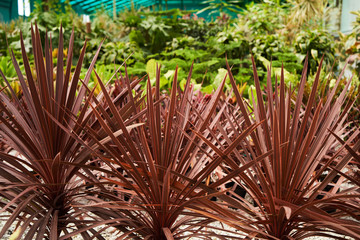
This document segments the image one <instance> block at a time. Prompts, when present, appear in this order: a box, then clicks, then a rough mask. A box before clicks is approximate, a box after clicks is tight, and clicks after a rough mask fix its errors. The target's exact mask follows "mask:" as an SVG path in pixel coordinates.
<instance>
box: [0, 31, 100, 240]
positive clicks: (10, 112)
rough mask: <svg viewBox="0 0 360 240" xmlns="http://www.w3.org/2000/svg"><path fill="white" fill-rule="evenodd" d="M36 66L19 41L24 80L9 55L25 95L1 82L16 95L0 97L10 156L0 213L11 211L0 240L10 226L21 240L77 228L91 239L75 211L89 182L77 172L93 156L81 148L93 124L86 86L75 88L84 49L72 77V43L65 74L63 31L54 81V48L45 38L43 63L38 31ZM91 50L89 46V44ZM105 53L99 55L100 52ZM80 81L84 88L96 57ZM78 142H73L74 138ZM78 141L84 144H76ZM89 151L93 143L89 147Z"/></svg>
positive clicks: (3, 157)
mask: <svg viewBox="0 0 360 240" xmlns="http://www.w3.org/2000/svg"><path fill="white" fill-rule="evenodd" d="M31 36H32V45H33V50H34V60H35V66H33V67H32V66H30V64H29V60H28V56H27V54H26V51H25V47H24V41H23V39H22V36H21V47H22V57H23V63H24V69H25V75H23V73H22V72H21V70H20V67H19V64H18V62H17V60H16V59H15V56H14V54H13V53H12V62H13V65H14V67H15V70H16V72H17V77H18V79H19V81H20V84H21V88H22V92H23V95H22V97H18V96H17V95H16V94H15V92H14V90H13V89H12V87H11V85H10V84H9V82H8V80H7V79H6V78H5V76H4V75H3V73H2V72H1V71H0V75H1V76H2V78H3V79H4V81H5V82H6V84H7V87H8V89H9V90H10V92H11V98H9V97H8V96H7V95H6V94H5V93H4V92H3V91H2V92H1V93H0V99H1V101H0V108H1V114H0V121H1V123H0V133H1V137H2V139H1V140H2V141H4V142H5V143H6V144H7V145H8V146H10V147H11V149H12V151H11V152H1V153H0V167H1V171H0V206H1V207H2V209H1V210H0V212H2V213H5V212H8V213H10V215H9V216H8V218H7V219H6V223H5V224H4V227H3V228H2V229H1V230H0V237H2V236H3V235H4V234H5V233H6V231H7V230H8V228H9V227H10V226H11V225H12V224H16V226H17V227H18V230H17V231H18V233H19V238H20V237H22V236H25V238H26V239H35V238H36V239H58V238H59V236H60V235H62V236H66V234H67V233H68V232H71V231H73V230H75V229H82V230H79V231H80V232H82V236H83V237H84V239H87V238H90V235H89V233H87V232H86V231H87V230H89V232H91V233H93V234H94V233H95V230H93V229H89V228H87V225H89V224H92V223H94V222H92V218H91V217H90V216H88V215H87V214H86V212H81V211H78V210H75V209H74V208H73V207H72V205H73V204H74V203H76V202H77V200H78V199H80V198H81V197H83V196H84V192H85V190H84V189H85V186H86V185H85V184H84V180H87V181H89V177H86V176H85V175H86V174H84V172H82V171H80V170H79V167H78V166H77V165H80V164H84V163H85V162H87V161H88V160H89V159H90V153H91V149H90V148H86V147H84V144H85V143H88V141H87V140H86V135H85V134H84V133H83V130H82V128H83V126H84V125H85V124H89V122H90V121H91V119H92V114H91V112H90V111H88V105H89V99H91V95H92V93H90V96H89V98H88V99H87V101H86V88H85V86H82V87H80V89H78V83H79V81H80V78H79V76H80V71H81V67H82V62H83V59H84V55H85V46H84V47H83V49H82V50H81V53H80V57H79V60H78V62H77V65H76V68H75V70H74V72H72V57H73V43H74V33H72V35H71V38H70V43H69V51H68V56H67V64H66V67H65V71H64V59H63V57H64V56H63V33H62V28H60V37H59V47H58V49H59V54H58V59H57V65H56V76H55V77H54V78H55V81H54V79H53V76H54V75H53V74H54V66H53V59H52V55H51V53H52V44H51V41H48V37H47V36H46V39H45V41H46V42H45V57H44V55H43V48H42V43H41V40H40V34H39V31H38V28H37V26H36V25H35V29H34V28H33V27H32V28H31ZM85 44H86V43H85ZM99 49H100V48H99ZM98 53H99V50H98V51H97V53H96V55H95V56H94V59H93V61H92V63H91V65H90V67H89V69H88V71H87V74H86V77H85V79H84V80H83V82H84V83H87V82H88V81H89V79H90V74H91V72H92V71H93V67H94V64H95V61H96V58H97V56H98ZM75 136H76V137H75ZM76 138H77V139H79V141H77V140H75V139H76ZM89 144H90V142H89Z"/></svg>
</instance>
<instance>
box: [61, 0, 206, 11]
mask: <svg viewBox="0 0 360 240" xmlns="http://www.w3.org/2000/svg"><path fill="white" fill-rule="evenodd" d="M61 1H62V2H65V0H61ZM69 2H70V5H72V6H73V7H74V8H75V9H77V10H78V11H82V12H83V13H86V14H91V13H93V12H94V11H96V10H97V9H101V8H103V9H105V10H108V11H109V12H113V11H114V8H115V11H116V12H119V11H122V10H124V9H130V8H131V7H132V5H134V7H135V8H140V7H150V6H154V7H161V8H163V9H165V8H166V9H167V8H169V9H171V8H180V9H187V10H189V9H199V8H202V7H204V6H206V5H204V4H201V2H202V1H199V0H167V1H166V0H132V1H130V0H70V1H69Z"/></svg>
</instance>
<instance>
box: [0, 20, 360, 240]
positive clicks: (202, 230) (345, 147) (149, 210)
mask: <svg viewBox="0 0 360 240" xmlns="http://www.w3.org/2000/svg"><path fill="white" fill-rule="evenodd" d="M31 31H32V41H33V50H34V59H35V72H36V79H35V78H34V76H33V75H32V72H31V67H30V64H29V61H28V59H27V55H26V53H25V49H24V46H23V41H21V43H22V51H23V62H24V66H25V76H23V75H22V73H21V71H20V69H19V65H18V63H17V61H16V59H15V58H14V56H13V64H14V66H15V68H16V70H17V73H18V77H19V80H20V83H21V87H22V91H23V96H22V97H16V95H15V93H14V92H13V91H12V90H11V86H10V85H9V83H8V82H7V81H6V79H5V82H6V83H7V86H8V88H9V90H10V92H11V94H12V96H11V98H9V97H8V96H7V95H6V94H4V93H3V92H0V98H1V101H0V108H1V114H0V121H1V123H0V134H1V137H2V141H4V142H6V144H7V145H9V146H10V147H11V149H12V152H1V153H0V167H1V171H0V197H1V200H0V206H2V210H0V211H1V213H2V214H4V213H5V212H7V213H10V215H7V216H4V217H3V218H4V220H5V226H4V227H3V229H1V230H0V237H1V236H3V235H4V233H5V232H6V231H7V230H8V229H9V227H10V226H11V225H12V224H17V226H18V231H19V232H18V238H21V237H25V239H70V238H71V237H73V236H74V235H77V234H81V236H82V237H83V238H84V239H94V238H98V239H105V238H104V237H103V236H102V235H101V234H102V232H103V231H104V230H105V229H107V228H109V227H113V228H114V229H116V230H117V231H114V234H117V236H118V238H119V239H156V240H157V239H159V240H160V239H189V238H191V239H210V237H217V238H220V239H229V238H231V239H243V238H244V237H245V238H256V239H303V238H306V237H308V236H315V235H316V236H330V237H333V238H339V239H340V238H342V235H346V236H351V237H354V238H360V237H359V234H360V229H359V226H358V225H359V214H360V210H359V195H360V194H359V182H358V180H356V179H355V178H353V177H351V176H348V174H347V171H348V169H350V168H352V166H353V165H351V164H352V163H354V162H355V163H356V162H358V161H359V153H358V152H359V148H360V143H359V141H358V139H359V128H358V127H356V126H355V127H354V125H349V124H348V123H347V121H346V119H347V114H348V111H349V109H350V108H351V106H352V104H353V101H350V100H349V101H348V100H347V99H348V98H347V96H348V93H347V86H346V87H345V88H344V90H343V91H342V92H341V94H340V95H339V97H338V98H335V95H336V94H335V92H336V88H337V85H338V84H339V81H340V80H338V82H337V84H336V86H335V88H334V90H333V91H330V92H329V93H328V94H327V96H326V98H324V99H325V100H323V101H322V100H319V101H316V100H318V99H317V98H318V96H317V85H318V83H319V76H320V69H321V64H320V67H319V71H318V74H317V76H316V78H315V81H314V86H313V89H312V92H311V94H310V96H309V98H308V100H307V102H306V104H303V95H304V84H305V80H306V79H305V78H306V72H307V65H306V64H305V67H304V71H303V76H302V79H301V82H300V86H299V88H298V89H297V90H296V91H294V90H292V89H291V88H286V87H285V84H284V75H283V74H282V75H281V76H279V77H280V81H279V82H280V84H279V86H277V82H276V84H275V88H274V89H273V88H272V84H271V72H270V69H271V68H270V69H269V71H268V78H267V87H266V89H265V92H263V91H262V89H261V88H260V82H259V79H258V77H257V72H256V67H255V64H254V63H253V66H254V78H255V84H256V94H255V96H254V98H256V101H253V103H254V106H250V105H248V104H247V103H246V101H245V100H244V99H243V98H242V97H241V95H240V93H239V91H238V89H237V88H236V84H235V80H234V78H233V76H232V74H231V71H230V67H229V66H227V67H228V75H229V77H230V82H231V84H232V86H233V91H234V94H235V98H236V100H237V101H236V104H229V102H230V101H229V100H230V98H232V95H231V94H228V96H225V94H224V93H223V87H224V84H225V79H226V77H225V78H224V79H223V81H222V83H221V85H220V87H219V88H218V89H217V90H216V91H215V92H214V93H213V94H212V95H211V96H207V97H204V98H198V97H196V94H195V93H194V90H193V88H192V86H191V85H190V80H191V72H192V71H191V70H190V72H189V76H188V79H187V83H186V85H185V90H184V91H183V92H182V91H180V90H179V89H178V87H177V70H176V73H175V76H174V79H173V87H172V89H171V93H170V95H168V94H161V92H160V68H158V69H157V79H156V84H155V87H152V86H151V83H150V80H149V79H147V82H146V93H145V94H143V93H142V91H141V89H139V85H138V83H139V82H140V81H141V80H142V79H137V80H135V81H130V79H129V76H128V74H127V71H126V65H125V74H124V76H122V75H121V74H120V73H119V74H117V71H116V73H115V74H114V77H115V76H116V81H115V86H110V93H109V88H107V86H106V85H105V84H103V83H102V80H101V79H100V78H99V76H98V74H97V73H96V71H94V74H95V77H96V78H97V79H98V84H99V85H100V88H101V89H102V91H101V93H100V94H99V95H98V96H94V91H93V90H90V89H89V88H88V87H87V85H88V82H89V79H90V74H91V73H92V72H93V68H94V65H95V61H96V58H97V55H98V53H99V51H98V52H97V53H96V55H95V56H94V60H93V61H92V63H91V65H90V67H89V69H88V71H87V74H86V77H85V79H83V80H81V79H79V76H80V69H81V65H82V60H83V57H84V53H85V47H84V48H83V49H82V51H81V54H80V58H79V61H78V63H77V66H76V68H75V71H74V72H73V73H71V65H72V61H71V59H72V55H73V50H72V45H73V41H74V39H73V35H72V37H71V39H70V44H69V54H68V57H67V64H66V67H65V71H64V66H63V55H62V49H63V40H62V31H61V30H60V40H59V56H58V60H57V65H56V70H57V71H56V79H55V86H54V84H53V83H54V82H53V78H52V77H53V63H52V59H51V54H50V53H51V49H52V46H51V41H50V43H49V41H48V39H46V42H45V58H44V56H43V49H42V44H41V41H40V36H39V32H38V30H37V28H36V27H35V30H34V29H33V28H32V29H31ZM0 74H1V72H0ZM1 75H2V77H3V78H4V76H3V74H1ZM118 75H120V77H119V76H118ZM339 79H341V76H340V77H339ZM79 81H81V82H82V85H81V86H80V87H78V83H79ZM348 84H350V83H348ZM114 92H115V93H116V95H114ZM315 103H317V105H316V104H315ZM13 153H16V154H15V156H14V154H13ZM344 183H348V186H349V187H347V188H344ZM229 187H230V188H229ZM216 222H217V223H220V224H215V223H216ZM223 224H226V225H228V226H229V228H224V227H223ZM100 225H101V226H100ZM97 226H99V227H100V228H96V227H97ZM238 230H239V231H238ZM334 234H335V235H334Z"/></svg>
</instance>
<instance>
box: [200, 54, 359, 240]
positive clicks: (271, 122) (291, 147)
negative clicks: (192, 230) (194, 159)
mask: <svg viewBox="0 0 360 240" xmlns="http://www.w3.org/2000/svg"><path fill="white" fill-rule="evenodd" d="M321 63H322V62H321ZM321 63H320V66H319V70H318V72H317V74H316V77H315V81H314V84H313V86H312V90H311V93H310V96H309V98H308V100H307V102H306V103H305V104H304V103H303V97H304V86H305V82H306V72H307V61H306V63H305V66H304V70H303V74H302V78H301V82H300V85H299V88H298V89H296V90H295V91H294V90H292V89H291V88H286V86H285V84H284V73H283V72H282V73H281V76H279V77H280V85H279V86H278V85H277V82H276V84H275V89H273V87H272V83H271V72H270V69H269V70H268V76H267V87H266V88H265V89H264V90H265V91H262V89H261V88H260V82H259V79H258V75H257V71H256V66H255V63H254V61H253V71H254V80H255V86H256V93H254V94H253V96H252V98H253V103H254V106H253V108H250V107H248V105H247V104H246V102H245V101H244V99H243V98H242V97H241V96H240V94H239V92H238V91H237V89H236V85H235V80H234V78H233V76H232V74H231V71H230V68H229V66H228V73H229V76H230V81H231V83H232V85H233V88H234V93H235V96H236V99H237V105H236V107H235V111H233V113H234V114H236V113H238V112H241V117H240V118H237V119H236V118H235V119H233V123H231V124H230V126H232V127H233V130H232V131H233V132H236V131H237V128H238V127H237V126H238V125H240V124H242V123H243V124H244V125H243V126H244V127H246V126H251V124H253V123H255V122H261V124H260V126H259V127H258V128H257V129H256V131H254V132H253V133H251V136H250V137H249V138H247V139H246V140H245V142H243V143H241V144H240V145H238V146H237V147H236V148H234V150H233V151H232V152H231V153H228V154H227V155H226V156H225V155H224V152H223V151H222V150H221V148H225V147H226V146H228V145H231V144H232V143H233V142H234V140H233V138H231V137H229V136H228V135H227V133H226V131H230V130H231V128H230V129H229V128H228V126H227V127H226V128H225V127H223V126H222V125H221V124H218V128H219V131H220V132H222V133H223V134H222V135H220V136H219V137H218V138H219V139H224V141H223V142H222V143H221V144H219V145H214V144H212V143H211V142H210V141H209V140H208V139H206V138H203V140H204V141H206V142H207V145H208V146H211V148H212V149H213V151H214V152H215V154H216V155H217V156H218V157H226V158H228V159H229V162H230V163H231V164H229V167H228V168H229V174H233V175H234V178H233V180H232V181H233V183H232V184H233V186H232V189H231V191H230V193H231V196H233V199H234V200H235V201H236V203H234V202H233V203H230V202H228V205H229V206H231V207H232V208H233V209H237V210H236V211H234V212H233V214H235V215H236V216H237V217H236V218H229V217H228V216H226V215H223V221H224V222H228V223H229V225H231V226H233V227H235V228H237V229H239V230H244V231H246V229H244V226H247V227H250V226H251V227H253V228H255V229H258V230H259V231H262V233H259V232H252V233H251V232H249V237H255V238H256V239H304V238H307V237H310V236H325V237H330V238H335V239H343V237H344V236H350V237H353V238H355V239H358V238H359V237H360V235H359V234H360V224H359V223H360V194H359V184H358V182H356V180H355V179H353V178H351V177H349V176H348V173H349V172H350V169H351V167H352V165H351V164H349V163H350V162H351V161H353V160H355V159H357V161H358V160H359V154H358V152H359V149H360V142H359V141H358V140H357V141H355V143H354V145H353V146H352V147H350V146H349V145H348V144H349V143H353V142H354V140H355V139H357V138H358V136H359V131H360V130H359V128H358V126H354V125H350V124H349V123H348V122H347V121H346V119H347V114H348V112H349V109H351V106H352V104H353V102H354V100H350V98H349V97H350V96H351V93H349V92H348V89H349V88H348V87H349V84H350V81H349V82H348V83H347V85H346V86H345V88H344V89H343V90H342V92H341V93H340V95H339V96H338V97H337V98H336V97H335V95H336V94H335V93H336V89H337V87H338V84H339V82H340V80H341V76H342V74H341V75H340V76H339V79H338V80H337V82H336V85H335V87H334V88H333V90H332V91H329V92H328V93H327V95H326V96H325V98H322V99H325V101H322V100H321V99H318V98H319V95H318V94H317V93H318V89H317V87H318V84H319V81H320V71H321ZM315 103H317V104H315ZM235 136H236V135H235ZM345 148H347V150H348V151H345V152H344V150H345ZM269 152H271V154H270V155H269V156H267V157H266V158H262V159H261V160H259V158H258V156H263V154H264V153H269ZM240 168H243V170H242V171H241V172H238V171H239V170H240ZM229 174H228V175H229ZM221 182H222V181H221V180H220V181H218V182H214V183H212V184H210V185H209V187H211V188H214V189H215V188H217V187H219V186H220V185H219V184H218V183H221ZM222 187H223V188H225V186H224V185H223V186H222ZM224 204H225V203H224ZM204 212H207V213H209V214H210V213H212V214H215V213H214V212H213V209H210V210H202V211H200V212H199V213H203V214H204ZM217 213H218V214H220V215H222V213H221V211H217Z"/></svg>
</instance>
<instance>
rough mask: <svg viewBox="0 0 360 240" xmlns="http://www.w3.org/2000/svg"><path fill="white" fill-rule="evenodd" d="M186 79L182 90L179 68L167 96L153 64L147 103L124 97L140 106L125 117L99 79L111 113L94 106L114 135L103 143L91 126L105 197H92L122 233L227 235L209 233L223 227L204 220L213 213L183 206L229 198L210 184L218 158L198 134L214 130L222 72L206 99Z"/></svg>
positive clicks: (209, 204) (211, 204)
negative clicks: (211, 155) (133, 125)
mask: <svg viewBox="0 0 360 240" xmlns="http://www.w3.org/2000/svg"><path fill="white" fill-rule="evenodd" d="M190 79H191V71H190V74H189V76H188V81H187V83H186V86H185V90H184V92H179V93H178V90H177V87H176V86H177V70H176V73H175V77H174V81H173V88H172V90H171V95H170V97H166V96H165V97H164V96H162V95H161V94H160V69H159V68H158V70H157V81H156V87H155V88H152V87H151V84H150V79H148V82H147V95H146V109H145V110H143V107H144V106H143V105H138V106H137V104H136V102H137V101H136V99H135V98H134V99H129V104H133V105H134V107H135V108H136V109H137V111H134V112H132V114H133V117H129V119H128V120H127V121H124V120H123V118H122V117H121V115H120V114H119V112H118V110H117V108H116V104H113V103H112V100H111V98H110V95H108V94H107V93H106V91H105V86H103V84H102V83H101V82H99V83H100V86H101V87H102V90H103V93H104V97H105V100H106V102H107V103H108V104H107V105H108V106H109V109H110V111H109V112H107V113H106V114H105V115H103V113H105V111H104V109H102V107H101V106H100V105H98V106H96V107H94V112H95V114H96V115H97V117H98V119H99V123H100V124H101V126H102V129H103V130H104V131H105V132H106V134H107V136H108V137H107V138H110V139H111V141H108V142H107V143H104V144H102V143H101V141H102V140H101V139H102V138H99V137H98V136H96V135H95V134H92V133H91V132H89V134H90V135H92V137H93V138H94V139H97V140H98V142H99V144H100V146H101V147H100V149H101V153H99V154H98V155H97V156H98V158H99V164H103V166H102V167H101V168H98V167H92V169H93V170H96V171H98V172H102V173H103V176H102V177H101V178H102V181H101V182H102V184H104V186H107V189H108V190H107V191H104V190H102V191H101V194H100V196H101V198H102V199H104V198H105V199H107V202H101V201H99V202H98V203H95V204H94V205H93V208H92V212H93V213H94V214H96V215H97V216H99V217H101V218H103V219H104V220H106V221H109V222H110V221H113V222H112V223H111V225H112V226H114V227H116V228H117V229H119V230H120V233H119V236H120V238H125V237H131V238H132V239H143V238H144V239H182V238H188V237H195V238H196V237H201V238H202V237H204V236H208V237H209V236H219V237H225V236H226V235H225V234H224V233H217V234H215V233H214V231H211V228H214V229H219V230H221V228H219V227H215V226H212V227H211V226H210V225H209V224H210V223H213V222H214V221H216V219H215V218H213V217H210V216H208V215H206V214H199V213H197V212H195V211H190V210H188V209H189V208H191V209H195V210H200V209H201V208H203V207H204V206H207V207H210V208H213V209H214V210H216V209H217V208H218V206H217V204H216V203H214V202H213V201H210V199H211V198H213V197H222V198H226V197H227V196H226V195H225V194H224V192H219V191H217V190H213V189H210V188H208V187H207V181H208V180H209V176H210V174H211V173H213V172H214V171H215V170H216V169H217V168H218V167H220V165H221V164H223V161H222V159H216V161H212V158H208V156H207V155H208V153H207V150H205V151H203V150H202V149H201V148H200V146H201V145H202V144H203V141H202V140H201V138H199V137H198V133H195V131H196V132H199V133H204V135H205V136H208V135H211V134H213V130H212V128H213V127H214V126H215V125H216V122H217V121H219V119H220V118H221V116H222V111H220V112H218V110H219V107H220V105H219V103H220V99H221V95H222V89H223V86H224V84H225V79H226V77H225V78H224V79H223V81H222V84H221V86H220V87H219V88H218V89H217V91H216V92H215V93H214V95H213V96H212V97H211V99H210V100H206V98H204V99H202V100H201V101H200V102H198V101H193V99H195V98H196V97H195V95H194V90H193V88H192V87H191V85H190ZM127 82H129V81H127ZM128 84H129V83H128ZM139 116H141V117H139ZM135 117H136V118H135ZM102 119H103V120H102ZM136 122H138V123H137V124H138V125H141V127H138V128H136V129H133V130H129V129H127V128H126V123H128V124H130V123H136ZM255 127H256V126H255V125H251V126H250V127H249V128H248V129H246V130H245V131H244V132H243V133H241V134H240V135H239V137H238V139H237V142H238V141H241V140H243V139H244V138H245V137H246V136H248V134H249V132H251V131H253V130H254V129H255ZM233 146H235V144H234V145H233ZM233 146H232V147H233ZM209 150H210V148H209ZM104 164H105V165H104ZM228 199H229V201H231V199H230V197H228ZM94 201H95V202H96V201H97V200H96V199H94ZM205 227H207V228H205ZM237 235H238V236H239V234H237ZM235 236H236V235H235ZM234 239H236V237H235V238H234Z"/></svg>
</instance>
